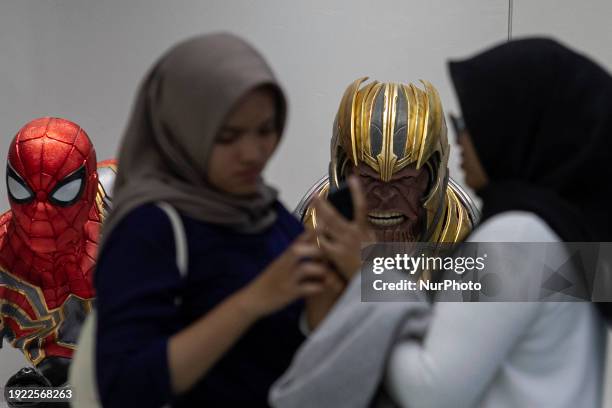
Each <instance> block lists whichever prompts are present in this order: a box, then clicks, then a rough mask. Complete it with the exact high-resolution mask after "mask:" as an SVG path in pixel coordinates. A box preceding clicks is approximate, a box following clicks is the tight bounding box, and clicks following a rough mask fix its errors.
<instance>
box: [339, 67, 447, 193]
mask: <svg viewBox="0 0 612 408" xmlns="http://www.w3.org/2000/svg"><path fill="white" fill-rule="evenodd" d="M366 79H367V77H364V78H359V79H358V80H356V81H354V82H353V83H352V84H350V85H349V86H348V88H347V89H346V91H345V92H344V96H343V97H342V101H341V102H340V107H339V108H338V113H337V115H336V120H335V124H334V135H333V138H332V144H331V148H332V152H331V153H332V154H331V156H332V162H331V165H330V176H331V180H332V183H334V184H336V185H337V184H338V183H339V182H340V181H341V180H342V179H344V177H345V174H344V173H345V170H346V165H347V164H348V162H349V161H350V162H352V164H353V165H355V166H356V165H358V164H359V163H360V162H363V163H366V164H367V165H368V166H370V167H371V168H372V169H374V170H375V171H376V172H377V173H378V174H380V178H381V180H383V181H389V180H391V178H392V176H393V174H394V173H396V172H397V171H399V170H401V169H402V168H404V167H406V166H407V165H409V164H412V163H415V165H416V168H421V167H422V166H423V165H425V164H426V163H428V162H429V161H430V160H432V158H433V157H434V156H438V157H437V161H438V163H446V162H447V161H448V152H449V146H448V141H447V139H446V122H445V121H444V113H443V110H442V104H441V102H440V97H439V95H438V92H437V91H436V89H435V88H434V87H433V86H432V85H431V84H430V83H429V82H427V81H421V82H422V84H423V85H424V89H421V88H419V87H417V86H415V85H413V84H408V85H405V84H400V83H393V82H388V83H380V82H377V81H373V82H372V83H370V84H368V85H366V86H363V87H362V85H363V83H364V81H365V80H366ZM429 166H430V167H432V164H430V165H429ZM433 167H437V166H433ZM436 173H437V171H436ZM432 176H433V175H432Z"/></svg>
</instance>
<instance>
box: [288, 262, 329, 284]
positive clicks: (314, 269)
mask: <svg viewBox="0 0 612 408" xmlns="http://www.w3.org/2000/svg"><path fill="white" fill-rule="evenodd" d="M328 273H331V270H330V269H329V268H328V267H327V266H326V265H325V264H323V263H321V262H308V263H304V264H301V265H300V266H299V267H298V270H297V273H296V274H295V278H296V279H297V281H298V282H305V281H310V282H313V281H314V282H319V283H323V282H324V281H325V275H326V274H328Z"/></svg>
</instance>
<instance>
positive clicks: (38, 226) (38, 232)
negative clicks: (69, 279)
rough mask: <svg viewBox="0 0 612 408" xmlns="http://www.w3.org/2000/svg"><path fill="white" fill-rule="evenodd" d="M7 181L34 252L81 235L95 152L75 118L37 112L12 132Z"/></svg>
mask: <svg viewBox="0 0 612 408" xmlns="http://www.w3.org/2000/svg"><path fill="white" fill-rule="evenodd" d="M6 183H7V191H8V195H9V201H10V204H11V210H12V213H13V221H14V224H15V227H16V230H17V233H18V234H19V236H20V237H21V238H22V239H23V240H24V241H25V243H26V244H27V245H28V246H29V247H30V248H31V249H32V250H33V251H35V252H41V253H50V252H56V251H62V250H65V249H68V248H69V247H71V246H74V245H76V244H77V243H78V242H80V241H81V239H82V236H83V226H84V225H85V223H86V222H87V220H88V217H89V211H90V210H91V207H92V206H93V205H94V202H95V201H94V200H95V196H96V190H97V185H98V175H97V172H96V152H95V151H94V148H93V145H92V144H91V141H90V140H89V137H88V136H87V133H85V131H84V130H83V129H81V128H80V127H79V125H77V124H76V123H73V122H70V121H68V120H65V119H59V118H40V119H35V120H33V121H31V122H29V123H28V124H26V125H25V126H24V127H23V128H21V130H19V132H18V133H17V135H16V136H15V138H14V139H13V141H12V143H11V146H10V148H9V153H8V164H7V169H6Z"/></svg>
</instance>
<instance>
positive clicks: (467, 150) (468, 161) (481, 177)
mask: <svg viewBox="0 0 612 408" xmlns="http://www.w3.org/2000/svg"><path fill="white" fill-rule="evenodd" d="M457 143H458V144H459V146H461V168H462V169H463V172H464V173H465V184H467V185H468V186H469V187H470V188H471V189H473V190H474V191H478V190H480V189H482V188H484V187H485V186H486V185H487V184H489V177H488V176H487V173H486V171H485V170H484V167H482V163H481V162H480V159H479V158H478V153H476V148H475V147H474V143H473V142H472V137H471V136H470V133H469V132H468V131H467V130H463V131H462V132H461V134H460V135H459V137H458V138H457Z"/></svg>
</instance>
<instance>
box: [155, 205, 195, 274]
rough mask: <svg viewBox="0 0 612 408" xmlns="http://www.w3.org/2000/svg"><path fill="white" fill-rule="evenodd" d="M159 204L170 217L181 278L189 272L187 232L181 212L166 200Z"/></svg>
mask: <svg viewBox="0 0 612 408" xmlns="http://www.w3.org/2000/svg"><path fill="white" fill-rule="evenodd" d="M157 206H158V207H159V208H160V209H162V211H164V212H165V213H166V215H167V216H168V218H170V223H171V224H172V231H173V232H174V246H175V247H176V267H177V268H178V270H179V272H180V274H181V278H185V277H187V272H188V253H187V234H185V226H184V225H183V220H182V219H181V216H180V214H179V213H178V211H176V209H175V208H174V207H172V206H171V205H170V204H168V203H166V202H159V203H157Z"/></svg>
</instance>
